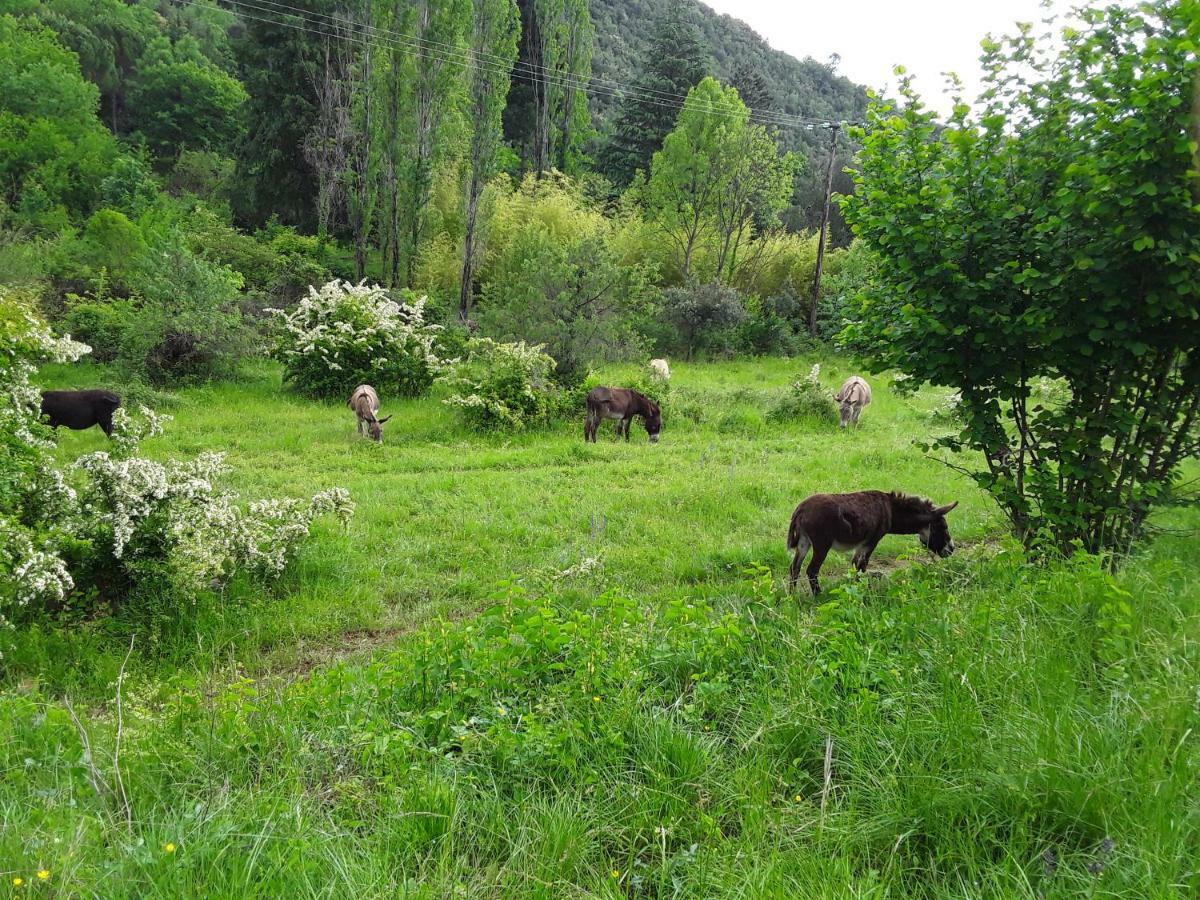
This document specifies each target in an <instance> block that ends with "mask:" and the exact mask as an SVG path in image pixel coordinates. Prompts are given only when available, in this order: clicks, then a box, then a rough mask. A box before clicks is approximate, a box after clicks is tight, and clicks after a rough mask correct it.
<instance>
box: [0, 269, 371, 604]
mask: <svg viewBox="0 0 1200 900" xmlns="http://www.w3.org/2000/svg"><path fill="white" fill-rule="evenodd" d="M34 299H35V298H34V297H33V295H32V294H31V293H28V292H24V293H22V292H18V291H15V290H12V289H8V288H0V624H2V623H4V622H6V621H7V620H8V619H11V618H13V617H14V616H16V615H20V616H22V617H25V616H36V615H37V614H39V613H43V612H46V611H53V610H58V609H60V608H62V606H63V605H64V603H66V602H67V601H68V600H74V601H76V605H77V606H81V607H82V608H83V609H84V610H85V611H88V612H93V611H95V608H94V607H91V605H92V604H95V603H96V602H106V601H115V600H117V599H122V600H128V599H130V598H132V599H135V600H136V599H140V598H142V597H148V596H151V595H155V596H160V597H161V596H167V597H170V598H172V599H173V600H180V599H187V598H190V597H195V596H196V595H197V594H198V593H199V592H200V591H204V590H209V589H212V588H214V587H219V586H220V585H222V584H224V583H225V582H226V581H228V580H229V579H230V578H231V577H233V576H234V575H235V574H238V573H247V574H249V575H251V576H255V577H259V578H264V579H266V578H271V577H275V576H277V575H279V574H280V572H282V571H283V569H284V567H285V566H286V565H287V563H288V561H289V560H290V558H291V557H292V555H293V554H294V552H295V549H296V547H297V546H298V545H299V543H300V541H301V540H302V539H303V538H304V537H305V536H306V535H307V534H308V531H309V527H310V526H311V524H312V522H313V521H314V519H315V518H316V517H317V516H320V515H323V514H326V513H335V514H336V515H338V516H339V517H340V518H342V519H345V518H346V517H348V516H349V515H350V513H351V512H352V510H353V505H352V504H351V503H350V499H349V495H348V494H347V493H346V491H345V490H343V489H341V488H333V489H330V490H326V491H321V492H319V493H317V494H316V495H315V496H313V497H312V498H311V499H310V500H296V499H283V500H258V501H252V502H249V503H243V501H242V500H241V498H239V497H238V495H237V494H236V493H234V492H232V491H230V490H228V489H225V488H222V487H220V486H219V485H218V483H217V479H218V477H219V476H220V475H222V474H223V473H224V472H225V471H226V470H227V469H226V467H225V465H224V462H223V456H222V454H218V453H204V454H201V455H199V456H197V457H195V458H194V459H188V460H182V461H175V460H171V461H168V462H160V461H158V460H155V459H151V458H149V457H146V456H143V455H140V452H139V448H140V444H141V441H142V440H143V439H144V438H145V437H147V436H149V435H151V434H156V433H159V432H160V430H161V428H160V420H159V418H158V417H156V416H154V415H153V414H152V413H150V412H149V411H148V410H145V409H143V410H142V415H141V416H140V417H138V418H133V417H131V416H129V415H128V413H127V412H126V410H125V409H124V408H121V409H118V410H117V411H116V414H115V415H114V417H113V425H114V429H113V438H112V442H111V445H110V448H109V449H107V450H101V451H96V452H94V453H89V454H86V455H84V456H82V457H80V458H79V459H78V460H77V461H76V462H75V463H74V465H72V466H71V467H69V468H65V469H64V468H61V467H60V466H59V465H58V464H57V463H56V461H55V459H54V457H53V455H52V451H53V448H54V443H53V440H52V437H51V433H50V431H49V429H48V428H46V427H45V426H43V425H41V424H39V421H38V419H39V399H40V398H39V395H38V391H37V389H36V388H35V387H34V386H33V385H32V383H31V380H30V379H31V377H32V376H33V375H34V373H35V371H36V369H35V365H36V364H37V363H40V362H44V361H49V360H53V361H59V362H66V361H71V360H74V359H77V358H78V357H79V356H81V355H82V354H84V353H86V352H87V350H88V348H87V347H86V346H85V345H83V344H80V343H78V342H77V341H73V340H71V339H70V338H57V337H55V336H54V335H53V334H52V333H51V332H50V330H49V329H48V328H47V327H46V326H45V324H44V323H43V322H42V321H41V320H40V319H39V318H38V317H37V315H36V314H35V312H34ZM89 607H91V608H89Z"/></svg>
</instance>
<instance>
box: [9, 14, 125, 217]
mask: <svg viewBox="0 0 1200 900" xmlns="http://www.w3.org/2000/svg"><path fill="white" fill-rule="evenodd" d="M98 96H99V95H98V92H97V90H96V88H95V86H94V85H92V84H90V83H88V82H86V81H85V80H84V79H83V77H82V76H81V75H80V72H79V62H78V59H77V58H76V57H75V55H74V54H73V53H71V52H70V51H68V50H66V49H65V48H64V47H63V46H62V45H61V44H60V43H59V42H58V40H57V39H56V37H55V35H54V33H53V32H52V31H50V30H49V29H48V28H46V27H44V26H42V25H40V24H38V23H37V22H36V21H35V20H32V19H27V18H22V19H17V18H14V17H12V16H10V15H0V182H3V185H4V187H3V188H2V189H0V200H3V201H4V202H5V203H6V204H7V205H8V207H9V208H10V209H11V210H12V212H13V214H14V218H15V219H16V220H17V221H18V223H20V224H23V225H28V226H32V227H33V228H37V229H41V230H44V231H47V232H53V231H56V230H58V229H60V228H62V227H64V226H65V225H67V224H68V222H69V221H70V220H71V219H73V218H74V219H76V220H78V218H79V217H82V216H86V215H87V214H88V213H89V212H90V211H91V210H92V208H93V206H94V204H95V202H96V199H97V195H98V193H99V189H100V184H101V182H102V180H103V179H104V177H105V176H106V175H107V174H108V171H109V166H110V165H111V163H112V161H113V159H114V158H115V157H116V155H117V149H116V143H115V142H114V141H113V139H112V137H111V135H109V133H108V132H107V131H106V130H105V129H104V127H103V126H102V125H101V124H100V123H99V121H97V119H96V104H97V101H98Z"/></svg>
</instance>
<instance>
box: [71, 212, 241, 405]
mask: <svg viewBox="0 0 1200 900" xmlns="http://www.w3.org/2000/svg"><path fill="white" fill-rule="evenodd" d="M143 235H145V237H143ZM81 246H82V248H84V249H85V250H86V252H87V253H88V254H90V260H91V261H92V262H93V263H94V264H95V265H96V267H97V272H98V275H97V277H96V279H95V281H94V285H93V287H92V289H91V290H90V291H86V292H85V293H84V294H83V295H75V294H68V297H67V308H68V313H67V322H68V324H69V327H71V328H72V329H74V330H75V331H77V332H78V333H79V334H81V335H84V336H85V340H89V341H93V342H94V347H95V350H96V354H97V358H98V359H102V360H111V361H113V362H115V363H116V364H117V365H118V367H119V368H121V369H122V370H123V372H124V374H125V375H126V376H127V377H130V378H134V379H144V380H148V381H150V382H152V383H154V384H159V385H165V384H177V383H180V382H187V381H202V380H205V379H209V378H212V377H215V376H218V375H225V374H229V373H231V372H232V371H233V369H234V368H235V367H236V365H237V363H238V361H239V360H240V359H241V357H242V356H244V355H245V353H246V352H247V351H248V349H249V347H248V334H247V333H246V330H245V328H244V326H243V323H242V317H241V313H240V312H239V310H238V307H237V300H238V294H239V291H240V289H241V287H242V280H241V277H240V276H239V275H238V274H237V273H236V272H234V271H233V270H231V269H229V268H227V267H225V266H222V265H220V264H217V263H213V262H210V261H208V260H206V259H204V258H203V257H201V256H198V255H196V254H195V253H194V252H192V250H191V249H189V247H188V246H187V239H186V237H185V236H184V235H183V234H181V233H180V232H179V231H178V230H177V229H176V228H175V227H174V226H173V225H172V224H170V223H169V222H166V223H163V222H158V221H155V220H153V219H148V220H146V221H145V224H144V227H143V228H138V227H137V226H134V225H133V224H132V223H130V222H129V221H128V220H127V219H125V218H124V216H122V215H121V214H120V213H116V212H112V211H111V210H104V211H101V212H100V213H97V214H96V216H95V217H93V221H91V222H89V225H88V228H87V230H86V231H85V235H84V240H83V241H82V243H81ZM126 247H127V248H129V249H130V250H131V251H133V252H135V253H136V255H134V256H132V257H129V258H123V257H122V256H121V255H120V254H121V252H122V250H123V248H126ZM109 273H111V276H112V278H111V279H110V277H109ZM112 279H119V282H120V288H121V292H120V293H114V291H113V284H112Z"/></svg>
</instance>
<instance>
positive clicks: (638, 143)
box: [599, 0, 711, 188]
mask: <svg viewBox="0 0 1200 900" xmlns="http://www.w3.org/2000/svg"><path fill="white" fill-rule="evenodd" d="M710 66H711V63H710V62H709V60H708V51H707V48H706V47H705V45H704V43H703V42H702V41H701V39H700V35H699V32H698V31H697V29H696V25H695V23H694V22H692V21H691V19H690V17H689V16H688V14H687V12H686V11H685V8H684V6H683V4H682V3H681V2H679V0H671V2H670V3H669V4H668V6H667V8H666V10H665V11H664V13H663V14H662V16H661V18H660V19H659V20H658V24H657V25H656V26H655V28H654V32H653V34H652V36H651V37H650V39H649V42H648V43H647V45H646V48H645V50H644V51H643V53H642V58H641V63H640V65H639V67H638V69H637V74H636V76H635V77H634V79H633V87H634V91H632V92H630V94H629V96H627V97H626V98H625V99H623V100H622V101H621V104H620V106H619V107H618V108H617V110H616V112H615V113H614V115H613V123H612V132H611V134H610V135H609V136H608V138H607V141H606V142H605V145H604V146H603V148H602V149H601V152H600V156H599V163H600V171H602V172H603V173H604V174H605V175H606V176H607V177H608V178H609V179H610V180H611V181H612V182H613V184H614V185H616V186H617V187H618V188H624V187H627V186H628V185H629V183H630V182H631V181H632V180H633V177H634V174H635V173H636V172H637V171H638V170H639V169H641V170H642V171H643V172H648V171H649V170H650V160H651V158H652V157H653V156H654V154H655V152H656V151H657V150H658V149H659V148H660V147H661V146H662V142H663V138H665V137H666V136H667V135H668V134H669V133H670V132H671V130H672V129H673V128H674V127H675V120H676V117H677V116H678V114H679V107H680V106H681V105H682V103H681V102H679V103H674V102H671V101H669V100H667V101H665V102H664V99H663V98H664V97H685V96H687V93H688V91H690V90H691V89H692V88H693V87H695V86H696V85H697V84H698V83H699V82H700V80H701V79H702V78H704V76H705V75H707V74H709V69H710Z"/></svg>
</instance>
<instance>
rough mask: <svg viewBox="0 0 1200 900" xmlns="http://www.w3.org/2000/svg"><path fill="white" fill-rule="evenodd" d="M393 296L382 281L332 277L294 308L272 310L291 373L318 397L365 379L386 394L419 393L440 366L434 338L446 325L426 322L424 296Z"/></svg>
mask: <svg viewBox="0 0 1200 900" xmlns="http://www.w3.org/2000/svg"><path fill="white" fill-rule="evenodd" d="M404 296H405V297H406V298H407V299H408V301H411V302H397V301H395V300H392V299H391V297H390V296H389V295H388V292H387V291H386V290H385V289H384V288H382V287H380V286H379V285H368V284H366V283H365V282H363V283H360V284H351V283H350V282H347V281H338V280H336V279H335V280H334V281H330V282H328V283H327V284H325V285H324V286H323V287H321V289H320V290H317V289H316V288H311V287H310V288H309V290H308V296H307V297H305V298H304V299H303V300H301V301H300V302H299V303H298V304H296V306H295V307H293V308H292V309H290V310H273V312H275V313H276V314H277V315H278V317H279V325H280V328H279V331H278V334H277V337H276V341H275V344H274V348H273V355H274V356H275V357H276V358H277V359H280V360H282V362H283V363H284V367H285V369H284V371H285V375H284V377H285V379H286V380H287V381H290V382H291V383H292V384H293V385H294V386H295V387H296V389H297V390H299V391H301V392H303V393H305V394H308V395H310V396H314V397H346V396H349V394H350V392H351V391H352V390H353V389H354V387H355V385H358V384H364V383H366V384H371V385H373V386H374V387H375V389H376V390H377V391H379V393H380V394H388V395H401V396H406V397H418V396H420V395H421V394H424V393H425V392H426V391H427V390H429V387H430V385H432V384H433V381H434V379H435V378H436V377H437V375H438V374H439V372H440V371H441V368H442V366H441V363H440V362H439V361H438V358H437V354H436V352H435V349H434V348H435V342H436V341H437V338H438V335H439V334H440V332H441V326H438V325H430V324H427V323H426V322H425V298H423V297H421V298H417V297H415V296H414V295H413V294H412V293H411V292H404Z"/></svg>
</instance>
